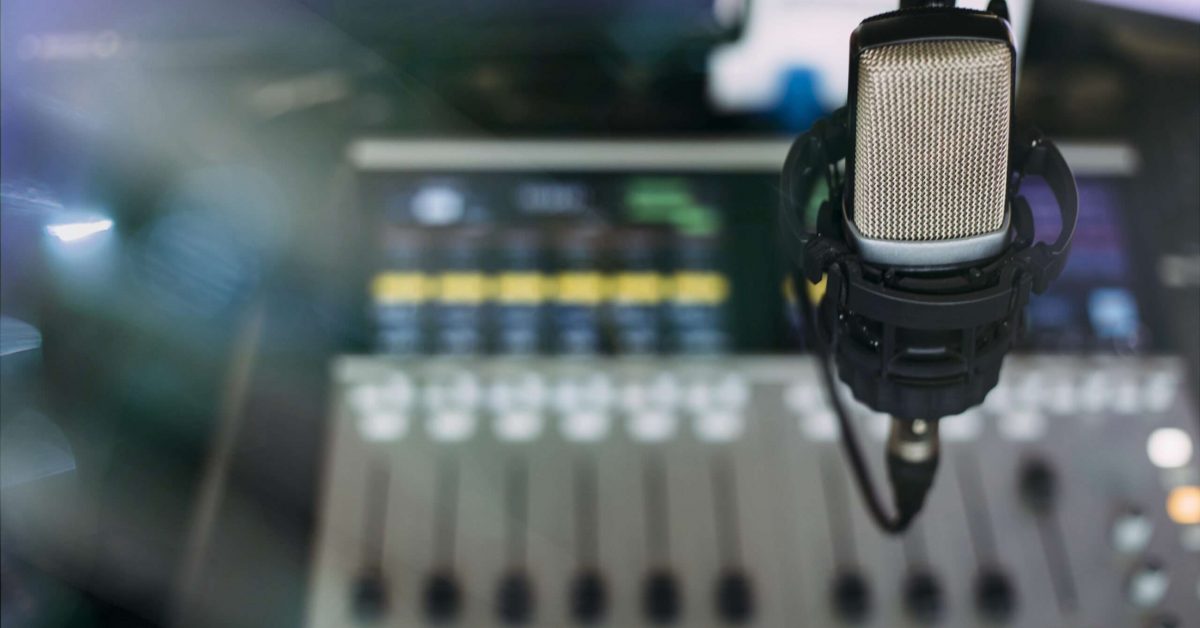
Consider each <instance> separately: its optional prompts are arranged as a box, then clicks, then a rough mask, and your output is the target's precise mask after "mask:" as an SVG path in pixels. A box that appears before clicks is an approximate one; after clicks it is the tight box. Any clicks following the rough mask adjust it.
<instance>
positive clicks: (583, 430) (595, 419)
mask: <svg viewBox="0 0 1200 628" xmlns="http://www.w3.org/2000/svg"><path fill="white" fill-rule="evenodd" d="M608 426H609V415H608V413H606V412H569V413H567V414H565V415H563V417H562V423H561V424H560V427H559V429H560V430H561V431H562V435H563V437H564V438H566V439H567V440H569V441H572V442H587V443H590V442H595V441H598V440H600V439H602V438H604V437H605V436H607V435H608Z"/></svg>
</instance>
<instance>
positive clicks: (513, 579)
mask: <svg viewBox="0 0 1200 628" xmlns="http://www.w3.org/2000/svg"><path fill="white" fill-rule="evenodd" d="M533 604H534V600H533V585H532V584H531V583H530V582H529V578H528V577H527V576H526V575H525V572H523V571H513V572H511V573H509V574H508V575H506V576H504V578H503V579H501V580H500V588H499V589H497V590H496V614H497V615H498V616H499V617H500V620H501V621H503V622H504V623H506V624H512V625H515V624H524V623H527V622H528V621H529V620H530V619H532V618H533Z"/></svg>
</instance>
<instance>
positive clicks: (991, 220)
mask: <svg viewBox="0 0 1200 628" xmlns="http://www.w3.org/2000/svg"><path fill="white" fill-rule="evenodd" d="M953 4H954V3H953V2H925V3H920V2H903V3H902V8H901V9H900V10H898V11H894V12H891V13H885V14H882V15H878V16H875V17H872V18H868V19H867V20H865V21H863V22H862V23H861V24H860V25H859V26H858V28H857V29H856V30H855V31H854V33H853V35H852V36H851V38H850V83H849V94H848V98H847V105H846V107H845V108H843V109H840V110H838V111H836V112H834V113H833V114H832V115H831V116H829V117H828V118H825V119H823V120H819V121H818V122H816V123H815V124H814V125H813V127H812V128H811V129H810V130H809V131H808V132H807V133H805V134H804V135H802V136H800V137H799V138H797V140H796V142H795V143H794V144H793V146H792V149H791V151H790V152H789V154H788V158H787V161H786V162H785V164H784V168H783V172H782V175H781V188H782V203H781V210H780V232H781V234H782V237H783V249H784V252H785V253H786V254H787V257H788V258H789V262H790V264H791V266H792V268H793V270H794V271H796V272H793V273H792V277H793V281H794V282H795V284H796V285H794V287H795V288H796V291H795V294H797V295H799V296H800V299H799V300H800V301H801V303H800V304H799V305H800V312H801V314H802V320H804V321H805V327H806V329H805V331H806V333H808V334H809V335H810V338H811V341H812V345H813V346H814V348H815V349H816V353H817V354H818V358H819V359H818V362H819V363H820V364H821V367H822V377H823V380H824V384H825V387H826V390H827V393H828V396H829V400H830V403H831V404H832V406H833V408H834V410H835V413H836V414H837V415H838V417H839V422H840V424H841V428H842V444H843V448H844V449H845V452H846V454H847V457H848V458H849V461H850V464H851V467H852V470H853V472H854V476H855V478H856V480H857V484H858V486H859V488H860V490H861V492H862V493H863V495H864V497H865V498H866V501H867V505H868V507H869V508H868V509H869V511H870V512H871V514H872V516H873V518H874V519H875V520H876V522H877V523H878V524H879V525H880V527H882V528H883V529H884V530H887V531H889V532H899V531H901V530H903V529H905V528H906V527H907V526H908V525H909V523H911V521H912V519H913V517H915V515H916V513H917V512H918V511H919V510H920V508H921V505H922V504H923V502H924V499H925V495H926V493H927V492H928V490H929V487H930V486H931V485H932V483H933V477H934V475H935V472H936V469H937V463H938V456H939V451H940V444H939V442H938V421H939V420H940V419H941V418H943V417H947V416H951V415H955V414H959V413H962V412H964V411H965V410H967V409H969V408H971V407H973V406H976V405H978V404H979V403H981V402H982V401H983V400H984V398H985V397H986V396H987V393H988V392H989V391H990V390H991V389H992V388H993V387H995V385H996V383H997V381H998V380H999V375H1000V367H1001V364H1002V362H1003V358H1004V355H1005V354H1006V353H1007V352H1008V350H1009V349H1010V348H1011V347H1012V345H1013V344H1014V342H1015V341H1016V340H1017V338H1018V336H1019V333H1020V331H1021V328H1022V326H1023V323H1024V318H1023V317H1024V306H1025V305H1026V303H1027V302H1028V301H1029V298H1030V295H1031V294H1032V293H1040V292H1042V291H1044V290H1045V289H1046V287H1047V286H1048V285H1049V283H1050V282H1051V281H1052V280H1053V279H1054V278H1055V277H1057V275H1058V274H1059V272H1061V270H1062V267H1063V265H1064V264H1065V262H1066V257H1067V254H1068V251H1069V249H1070V242H1071V237H1072V236H1073V234H1074V230H1075V222H1076V217H1077V213H1078V207H1077V195H1076V190H1075V182H1074V178H1073V176H1072V175H1071V171H1070V169H1069V168H1068V167H1067V165H1066V162H1065V161H1064V160H1063V158H1062V155H1061V154H1060V153H1059V152H1058V150H1057V148H1055V147H1054V145H1053V144H1052V143H1051V142H1049V141H1048V140H1046V139H1045V138H1043V137H1041V135H1040V134H1038V133H1037V132H1036V131H1032V130H1027V129H1024V128H1021V127H1018V126H1017V125H1016V124H1015V120H1014V115H1013V102H1014V100H1015V98H1014V97H1015V84H1016V81H1015V67H1016V54H1015V47H1014V43H1013V38H1012V33H1011V30H1010V28H1009V24H1008V21H1007V9H1006V7H1005V5H1004V3H1003V2H1001V1H993V2H992V3H991V4H990V5H989V6H988V10H987V11H975V10H968V9H958V8H955V7H954V6H953ZM918 5H919V6H918ZM1026 176H1037V177H1041V178H1043V179H1045V180H1046V182H1047V183H1048V184H1049V186H1050V188H1051V190H1052V191H1053V192H1054V196H1055V200H1056V202H1057V204H1058V206H1059V211H1060V215H1061V227H1060V229H1059V234H1058V236H1057V238H1056V239H1055V241H1054V242H1052V243H1046V242H1039V241H1037V238H1036V234H1035V233H1034V225H1033V218H1032V212H1031V210H1030V208H1029V204H1028V203H1027V202H1026V201H1025V199H1024V197H1022V196H1021V195H1020V186H1021V182H1022V181H1023V180H1024V178H1025V177H1026ZM821 188H823V190H822V189H821ZM818 191H822V192H823V193H824V194H825V198H824V200H823V201H822V202H821V203H820V205H819V209H818V211H817V214H816V216H815V223H814V222H813V221H812V220H811V218H810V217H808V216H805V215H804V214H803V213H802V210H803V208H806V207H809V206H810V201H811V200H812V199H813V197H814V196H815V195H816V194H817V192H818ZM830 362H832V363H833V364H832V366H831V364H830ZM834 367H836V375H837V378H838V379H840V380H841V381H842V382H843V383H844V384H845V385H846V386H847V387H848V388H849V389H850V391H851V392H852V394H853V396H854V398H855V399H857V400H858V401H859V402H861V403H863V404H865V405H866V406H868V407H870V408H871V409H873V410H875V411H877V412H883V413H886V414H889V415H891V417H892V426H891V434H890V436H889V438H888V445H887V468H888V476H889V478H890V479H891V483H892V487H893V505H894V507H893V510H894V514H893V515H891V516H888V515H887V514H886V513H885V512H884V508H883V507H882V505H881V504H880V500H879V499H878V498H877V496H876V495H875V492H874V490H873V489H872V486H871V482H870V477H869V473H868V471H867V467H866V465H865V463H864V462H863V460H862V456H861V453H860V451H859V446H858V443H857V438H856V436H855V433H854V430H853V425H852V423H851V422H850V420H849V418H848V413H847V412H846V410H845V408H844V407H843V405H842V402H841V400H840V399H839V397H838V395H837V394H836V391H835V382H834V376H833V373H832V371H833V368H834Z"/></svg>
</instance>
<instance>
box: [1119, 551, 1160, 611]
mask: <svg viewBox="0 0 1200 628" xmlns="http://www.w3.org/2000/svg"><path fill="white" fill-rule="evenodd" d="M1170 584H1171V579H1170V576H1168V575H1167V572H1166V570H1165V569H1163V567H1162V565H1161V564H1159V563H1158V562H1157V561H1154V560H1148V561H1146V562H1144V563H1142V564H1141V565H1139V566H1138V568H1137V569H1136V570H1134V572H1133V575H1131V576H1130V577H1129V584H1128V586H1127V588H1126V591H1127V592H1128V595H1129V602H1130V603H1131V604H1133V605H1134V606H1137V607H1139V608H1151V607H1153V606H1155V605H1156V604H1158V603H1159V602H1161V601H1162V599H1163V596H1165V595H1166V593H1167V587H1168V586H1170Z"/></svg>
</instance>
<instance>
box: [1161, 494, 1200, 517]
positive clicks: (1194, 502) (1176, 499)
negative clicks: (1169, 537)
mask: <svg viewBox="0 0 1200 628" xmlns="http://www.w3.org/2000/svg"><path fill="white" fill-rule="evenodd" d="M1167 515H1169V516H1170V517H1171V521H1174V522H1175V523H1178V524H1179V525H1200V486H1177V487H1175V488H1173V489H1171V494H1170V495H1167Z"/></svg>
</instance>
